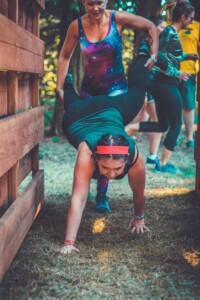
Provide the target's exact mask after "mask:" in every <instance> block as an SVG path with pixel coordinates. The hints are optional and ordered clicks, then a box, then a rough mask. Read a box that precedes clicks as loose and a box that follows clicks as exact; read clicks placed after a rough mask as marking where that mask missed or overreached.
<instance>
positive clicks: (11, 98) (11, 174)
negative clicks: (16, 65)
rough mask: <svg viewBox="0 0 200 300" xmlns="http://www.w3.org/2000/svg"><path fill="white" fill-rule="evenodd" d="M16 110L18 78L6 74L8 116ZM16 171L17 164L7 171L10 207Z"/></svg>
mask: <svg viewBox="0 0 200 300" xmlns="http://www.w3.org/2000/svg"><path fill="white" fill-rule="evenodd" d="M17 108H18V76H17V73H16V72H9V73H8V114H9V115H14V114H16V113H17ZM18 169H19V162H17V163H16V164H15V165H14V166H13V167H12V168H11V169H10V170H9V171H8V204H9V205H11V204H12V203H13V202H14V201H15V200H16V198H17V191H18Z"/></svg>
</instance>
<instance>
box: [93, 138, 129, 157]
mask: <svg viewBox="0 0 200 300" xmlns="http://www.w3.org/2000/svg"><path fill="white" fill-rule="evenodd" d="M97 146H129V142H128V141H127V140H126V139H125V137H124V136H122V135H119V134H104V135H102V137H101V139H100V140H98V142H97ZM94 158H95V159H97V160H98V159H100V158H110V159H120V158H123V159H124V160H127V159H128V155H125V154H97V153H94Z"/></svg>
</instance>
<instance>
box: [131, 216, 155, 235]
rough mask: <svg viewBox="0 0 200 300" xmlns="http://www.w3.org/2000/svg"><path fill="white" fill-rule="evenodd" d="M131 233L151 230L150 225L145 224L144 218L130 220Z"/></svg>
mask: <svg viewBox="0 0 200 300" xmlns="http://www.w3.org/2000/svg"><path fill="white" fill-rule="evenodd" d="M128 229H129V230H130V231H131V233H144V232H145V231H150V229H149V228H148V227H146V226H145V224H144V219H142V220H139V219H134V220H132V221H131V222H130V224H129V228H128Z"/></svg>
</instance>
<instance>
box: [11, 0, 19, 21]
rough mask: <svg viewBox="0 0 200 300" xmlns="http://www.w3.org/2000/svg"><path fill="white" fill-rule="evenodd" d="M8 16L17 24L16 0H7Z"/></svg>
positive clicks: (17, 4)
mask: <svg viewBox="0 0 200 300" xmlns="http://www.w3.org/2000/svg"><path fill="white" fill-rule="evenodd" d="M8 3H9V4H8V18H9V19H10V20H12V21H13V22H15V23H16V24H18V20H19V3H18V0H8Z"/></svg>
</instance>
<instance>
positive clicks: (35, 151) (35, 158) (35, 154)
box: [32, 145, 39, 176]
mask: <svg viewBox="0 0 200 300" xmlns="http://www.w3.org/2000/svg"><path fill="white" fill-rule="evenodd" d="M38 170H39V145H36V146H35V147H34V148H33V150H32V172H33V176H34V175H35V174H36V173H37V171H38Z"/></svg>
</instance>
